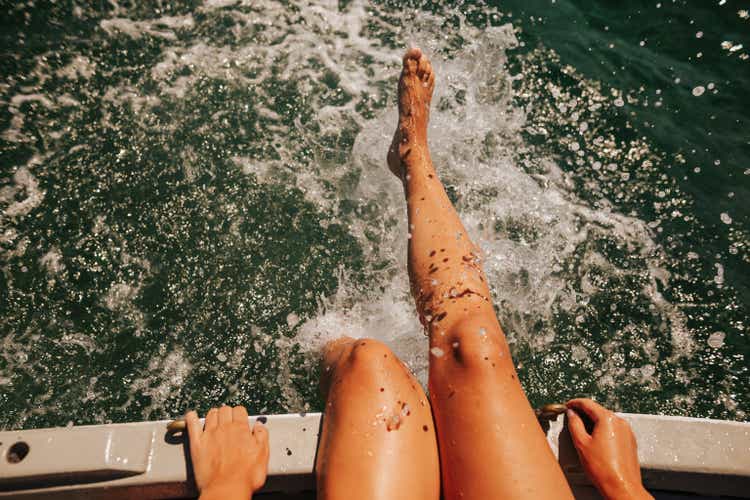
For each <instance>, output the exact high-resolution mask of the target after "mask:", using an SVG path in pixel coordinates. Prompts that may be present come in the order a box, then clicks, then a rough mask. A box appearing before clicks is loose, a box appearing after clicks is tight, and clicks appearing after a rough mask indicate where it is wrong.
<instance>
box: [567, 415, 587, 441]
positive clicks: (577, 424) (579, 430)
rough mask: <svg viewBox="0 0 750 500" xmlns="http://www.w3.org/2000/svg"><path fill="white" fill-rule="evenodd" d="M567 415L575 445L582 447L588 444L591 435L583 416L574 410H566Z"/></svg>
mask: <svg viewBox="0 0 750 500" xmlns="http://www.w3.org/2000/svg"><path fill="white" fill-rule="evenodd" d="M565 416H566V417H567V419H568V431H570V437H571V438H572V439H573V444H574V445H575V447H576V448H581V447H582V446H585V445H587V444H588V442H589V441H590V440H591V436H590V435H589V433H588V432H586V426H585V425H584V424H583V420H581V417H579V416H578V414H577V413H576V412H575V411H573V410H568V411H566V412H565Z"/></svg>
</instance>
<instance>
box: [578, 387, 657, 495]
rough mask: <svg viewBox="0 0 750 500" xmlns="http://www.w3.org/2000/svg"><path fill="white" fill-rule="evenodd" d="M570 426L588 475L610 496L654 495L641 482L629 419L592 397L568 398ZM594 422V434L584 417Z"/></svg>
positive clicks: (604, 493)
mask: <svg viewBox="0 0 750 500" xmlns="http://www.w3.org/2000/svg"><path fill="white" fill-rule="evenodd" d="M567 406H568V411H567V412H566V416H567V418H568V429H569V431H570V436H571V438H572V439H573V445H574V446H575V447H576V451H577V452H578V457H579V458H580V459H581V464H582V465H583V468H584V470H585V471H586V475H587V476H588V478H589V479H590V480H591V482H592V483H594V485H595V486H596V488H597V489H598V490H599V493H601V495H602V496H603V497H604V498H606V499H608V500H609V499H611V500H615V499H616V500H622V499H645V498H653V497H652V496H651V495H650V494H649V493H648V492H647V491H646V489H645V488H644V487H643V483H642V482H641V467H640V464H639V463H638V447H637V444H636V442H635V436H634V435H633V431H632V430H631V429H630V425H628V423H627V422H626V421H625V420H623V419H621V418H620V417H618V416H617V415H615V414H614V413H612V412H611V411H609V410H608V409H606V408H604V407H602V406H601V405H600V404H598V403H596V402H594V401H592V400H590V399H573V400H571V401H568V405H567ZM576 411H578V412H581V413H583V414H584V415H585V416H586V417H588V419H589V420H590V421H591V422H592V423H593V424H594V428H593V432H592V433H591V434H589V433H588V431H587V430H586V426H585V425H584V422H583V420H582V419H581V417H580V416H579V415H578V413H576Z"/></svg>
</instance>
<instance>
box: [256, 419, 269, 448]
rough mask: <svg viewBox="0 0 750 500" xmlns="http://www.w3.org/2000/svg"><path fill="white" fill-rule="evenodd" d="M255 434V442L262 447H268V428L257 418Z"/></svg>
mask: <svg viewBox="0 0 750 500" xmlns="http://www.w3.org/2000/svg"><path fill="white" fill-rule="evenodd" d="M253 436H255V442H256V443H258V446H260V447H261V448H266V449H267V448H268V428H267V427H266V426H265V425H263V424H261V423H260V422H258V421H257V420H256V422H255V425H253Z"/></svg>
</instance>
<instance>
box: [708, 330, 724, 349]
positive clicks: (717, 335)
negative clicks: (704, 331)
mask: <svg viewBox="0 0 750 500" xmlns="http://www.w3.org/2000/svg"><path fill="white" fill-rule="evenodd" d="M725 338H726V334H725V333H724V332H714V333H712V334H711V335H709V336H708V340H707V342H708V345H709V346H711V347H713V348H714V349H718V348H719V347H722V346H723V345H724V339H725Z"/></svg>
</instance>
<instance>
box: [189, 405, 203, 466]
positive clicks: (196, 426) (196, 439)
mask: <svg viewBox="0 0 750 500" xmlns="http://www.w3.org/2000/svg"><path fill="white" fill-rule="evenodd" d="M185 423H186V424H187V431H188V442H189V443H190V458H191V459H192V460H193V463H195V461H196V459H197V458H198V449H199V447H200V442H201V436H202V435H203V426H202V425H201V421H200V419H199V418H198V414H197V413H195V412H194V411H189V412H187V413H186V414H185Z"/></svg>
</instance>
